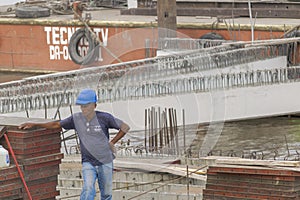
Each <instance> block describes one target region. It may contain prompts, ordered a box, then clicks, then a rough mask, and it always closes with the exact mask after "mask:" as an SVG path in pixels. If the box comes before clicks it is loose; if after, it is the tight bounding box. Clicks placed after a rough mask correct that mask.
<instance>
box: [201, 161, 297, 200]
mask: <svg viewBox="0 0 300 200" xmlns="http://www.w3.org/2000/svg"><path fill="white" fill-rule="evenodd" d="M233 163H234V162H233ZM253 163H255V160H254V161H253ZM265 163H267V162H265ZM286 163H288V162H286ZM248 164H249V162H248ZM272 164H273V163H272ZM292 164H295V163H292ZM298 164H299V162H298ZM299 186H300V170H299V167H282V166H274V165H271V166H269V167H264V166H257V165H256V166H255V165H236V164H233V165H224V164H223V165H220V164H219V165H215V166H210V167H209V168H208V170H207V183H206V189H204V190H203V199H204V200H208V199H216V200H217V199H222V200H227V199H228V200H229V199H230V200H237V199H249V200H250V199H273V200H279V199H281V200H284V199H299V198H300V187H299Z"/></svg>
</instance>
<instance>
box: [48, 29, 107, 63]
mask: <svg viewBox="0 0 300 200" xmlns="http://www.w3.org/2000/svg"><path fill="white" fill-rule="evenodd" d="M78 29H79V28H74V27H50V26H46V27H45V28H44V31H45V33H46V42H47V45H48V46H49V59H50V60H71V57H70V54H69V50H68V44H69V41H70V39H71V37H72V35H73V34H74V32H75V31H76V30H78ZM92 30H93V32H94V33H95V34H96V35H97V36H98V38H99V40H100V41H101V43H102V45H103V46H107V41H108V28H94V29H92ZM77 50H78V51H79V53H80V55H82V56H84V55H86V54H87V51H88V42H87V41H86V40H83V41H82V40H81V42H80V45H79V47H78V49H77ZM101 52H102V51H101V48H100V49H99V58H98V61H103V58H102V54H101Z"/></svg>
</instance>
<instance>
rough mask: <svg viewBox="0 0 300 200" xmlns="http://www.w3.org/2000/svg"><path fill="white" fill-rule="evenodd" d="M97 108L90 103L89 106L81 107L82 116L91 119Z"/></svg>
mask: <svg viewBox="0 0 300 200" xmlns="http://www.w3.org/2000/svg"><path fill="white" fill-rule="evenodd" d="M95 108H96V104H95V103H89V104H85V105H80V109H81V111H82V114H83V115H84V116H85V117H87V118H88V117H89V116H92V115H94V112H95Z"/></svg>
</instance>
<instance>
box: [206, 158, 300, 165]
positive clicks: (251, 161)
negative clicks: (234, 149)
mask: <svg viewBox="0 0 300 200" xmlns="http://www.w3.org/2000/svg"><path fill="white" fill-rule="evenodd" d="M201 159H203V160H206V161H210V162H212V161H213V162H214V163H215V164H226V165H248V166H267V167H275V166H280V167H300V161H284V160H254V159H245V158H239V157H221V156H208V157H205V158H201Z"/></svg>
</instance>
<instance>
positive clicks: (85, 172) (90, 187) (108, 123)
mask: <svg viewBox="0 0 300 200" xmlns="http://www.w3.org/2000/svg"><path fill="white" fill-rule="evenodd" d="M96 103H97V96H96V93H95V91H94V90H91V89H84V90H82V91H81V92H80V94H79V95H78V97H77V99H76V104H77V105H80V108H81V112H78V113H74V114H73V115H71V116H70V117H68V118H66V119H63V120H61V121H53V122H47V123H30V122H28V123H24V124H22V125H20V126H19V128H20V129H30V128H33V127H42V128H47V129H57V128H64V129H66V130H70V129H74V130H76V131H77V133H78V136H79V140H80V149H81V157H82V176H83V182H84V183H83V188H82V192H81V196H80V200H94V198H95V195H96V190H95V182H96V180H98V185H99V189H100V192H101V200H111V199H112V176H113V159H114V151H115V148H114V145H115V144H116V142H118V141H119V140H120V139H121V138H122V137H123V136H124V135H125V134H126V133H127V132H128V131H129V126H128V125H127V124H126V123H124V122H123V121H121V120H120V119H117V118H115V117H114V116H112V115H111V114H109V113H106V112H100V111H96V106H97V104H96ZM110 128H113V129H117V130H119V132H118V133H117V134H116V136H115V137H114V138H113V139H112V140H109V129H110Z"/></svg>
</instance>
